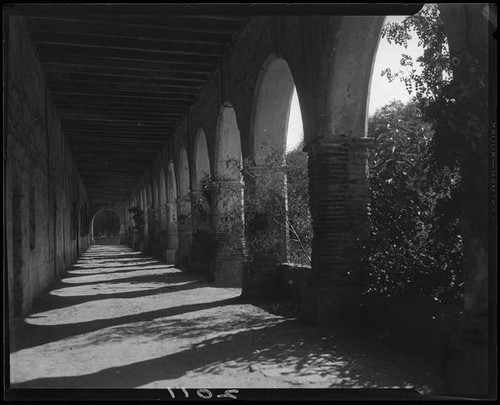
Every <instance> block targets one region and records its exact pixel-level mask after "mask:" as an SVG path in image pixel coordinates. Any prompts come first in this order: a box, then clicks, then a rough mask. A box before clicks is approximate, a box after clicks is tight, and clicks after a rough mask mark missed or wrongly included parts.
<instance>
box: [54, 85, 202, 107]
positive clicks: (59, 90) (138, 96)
mask: <svg viewBox="0 0 500 405" xmlns="http://www.w3.org/2000/svg"><path fill="white" fill-rule="evenodd" d="M50 93H51V94H54V95H67V96H86V97H95V98H99V97H108V98H114V99H133V100H136V101H137V103H140V102H141V101H140V100H142V99H145V100H162V101H167V100H169V101H175V102H184V103H190V102H193V101H194V100H195V98H194V97H193V96H190V95H186V94H180V93H165V94H162V93H142V92H138V91H118V90H115V91H113V92H110V91H109V90H100V89H88V90H85V88H83V87H82V88H77V87H72V88H67V87H53V86H51V87H50Z"/></svg>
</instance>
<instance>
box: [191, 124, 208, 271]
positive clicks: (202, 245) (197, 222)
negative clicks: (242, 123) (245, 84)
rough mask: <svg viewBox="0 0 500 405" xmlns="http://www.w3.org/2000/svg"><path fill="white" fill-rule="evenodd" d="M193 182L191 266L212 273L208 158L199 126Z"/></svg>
mask: <svg viewBox="0 0 500 405" xmlns="http://www.w3.org/2000/svg"><path fill="white" fill-rule="evenodd" d="M193 162H194V168H193V169H194V170H193V185H192V191H191V209H192V213H191V217H192V228H193V234H192V253H191V263H190V269H191V270H193V271H196V272H208V273H209V274H211V275H213V260H212V256H213V252H212V251H213V231H212V219H211V207H210V204H211V201H209V199H210V196H209V195H208V189H207V187H209V185H210V183H209V182H210V181H211V176H210V160H209V157H208V147H207V140H206V136H205V132H204V131H203V129H202V128H200V129H198V132H197V133H196V137H195V140H194V148H193Z"/></svg>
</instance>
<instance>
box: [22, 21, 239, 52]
mask: <svg viewBox="0 0 500 405" xmlns="http://www.w3.org/2000/svg"><path fill="white" fill-rule="evenodd" d="M27 21H28V24H29V26H30V28H31V30H32V31H45V32H60V33H72V34H87V35H99V36H109V37H122V38H131V39H146V40H148V39H152V40H162V41H173V42H179V43H199V44H208V45H221V44H222V45H225V46H227V45H228V44H229V43H230V42H231V31H229V30H228V31H224V30H222V31H221V32H203V31H193V30H181V29H179V28H178V27H177V28H175V27H174V28H170V27H168V26H165V25H162V26H134V25H124V24H120V23H116V21H115V22H109V21H108V22H102V21H92V20H90V21H89V20H77V19H53V18H52V19H50V18H42V17H28V18H27Z"/></svg>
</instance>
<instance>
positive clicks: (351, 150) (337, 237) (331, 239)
mask: <svg viewBox="0 0 500 405" xmlns="http://www.w3.org/2000/svg"><path fill="white" fill-rule="evenodd" d="M372 142H373V139H372V138H351V137H349V136H346V135H340V136H336V137H332V138H330V139H320V140H318V141H316V142H314V143H313V144H312V145H310V146H309V147H308V150H307V151H308V154H309V161H308V167H309V193H310V201H311V202H310V208H311V215H312V222H313V232H314V236H313V249H312V273H311V276H310V278H309V280H308V283H307V285H306V286H305V287H304V289H303V297H302V298H303V299H302V301H303V302H302V305H303V306H302V314H301V316H302V317H303V318H304V319H306V320H309V321H312V322H313V323H316V324H328V323H330V322H331V321H332V320H335V319H339V318H340V317H341V316H344V315H345V316H347V317H349V314H350V313H353V311H355V310H356V309H357V308H358V305H359V301H358V299H359V297H360V293H361V285H360V284H359V283H358V282H357V281H356V280H357V279H358V276H359V275H360V272H362V271H363V269H361V266H360V263H359V255H358V253H359V250H358V239H360V238H364V237H366V236H368V228H367V224H366V219H367V207H368V202H369V192H368V184H367V180H366V175H367V166H366V153H367V148H368V147H369V146H370V145H371V144H372Z"/></svg>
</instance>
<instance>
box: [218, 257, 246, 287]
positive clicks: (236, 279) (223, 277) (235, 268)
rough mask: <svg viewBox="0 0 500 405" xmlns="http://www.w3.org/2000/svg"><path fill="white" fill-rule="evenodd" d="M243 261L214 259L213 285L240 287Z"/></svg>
mask: <svg viewBox="0 0 500 405" xmlns="http://www.w3.org/2000/svg"><path fill="white" fill-rule="evenodd" d="M242 271H243V263H242V262H241V260H240V259H232V260H231V259H225V260H216V262H215V275H214V276H215V285H217V286H221V287H241V281H242Z"/></svg>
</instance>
